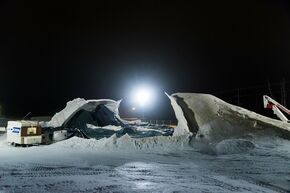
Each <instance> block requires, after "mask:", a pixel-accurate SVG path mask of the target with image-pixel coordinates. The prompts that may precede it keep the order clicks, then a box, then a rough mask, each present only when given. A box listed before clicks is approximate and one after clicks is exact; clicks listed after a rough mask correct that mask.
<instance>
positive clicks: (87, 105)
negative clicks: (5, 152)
mask: <svg viewBox="0 0 290 193" xmlns="http://www.w3.org/2000/svg"><path fill="white" fill-rule="evenodd" d="M120 103H121V100H119V101H114V100H111V99H98V100H85V99H82V98H76V99H74V100H72V101H69V102H67V104H66V107H65V108H64V109H63V110H61V111H60V112H58V113H56V114H55V115H54V116H53V117H52V119H51V120H50V121H49V122H42V123H41V125H42V126H43V127H60V126H62V125H63V123H65V122H66V121H68V120H69V119H70V118H71V117H72V116H73V115H74V114H75V113H77V112H78V111H79V110H80V109H85V110H87V111H91V110H94V109H95V108H96V107H97V106H98V105H100V104H104V105H105V106H106V107H107V108H108V109H109V110H111V111H112V112H114V113H115V115H116V116H117V117H118V118H119V110H118V109H119V105H120Z"/></svg>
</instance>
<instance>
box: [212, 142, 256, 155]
mask: <svg viewBox="0 0 290 193" xmlns="http://www.w3.org/2000/svg"><path fill="white" fill-rule="evenodd" d="M254 148H255V145H254V143H252V142H251V141H249V140H244V139H226V140H223V141H221V142H219V143H218V144H217V145H216V146H215V152H216V153H217V154H234V153H243V152H247V151H249V150H252V149H254Z"/></svg>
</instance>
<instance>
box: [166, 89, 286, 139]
mask: <svg viewBox="0 0 290 193" xmlns="http://www.w3.org/2000/svg"><path fill="white" fill-rule="evenodd" d="M169 98H170V100H171V103H172V104H173V105H172V106H173V108H174V110H175V113H176V117H177V119H178V122H179V123H178V126H177V128H176V129H175V131H174V135H181V134H184V133H188V132H191V133H194V134H195V133H196V136H197V137H198V138H200V139H201V138H203V139H207V140H218V141H220V140H222V139H225V138H228V137H233V136H239V135H245V134H246V133H249V132H254V131H256V130H259V129H260V130H265V129H268V128H271V129H275V131H277V132H278V133H279V132H283V133H285V132H286V133H287V132H289V128H290V124H289V123H284V122H282V121H279V120H275V119H271V118H268V117H265V116H262V115H259V114H257V113H255V112H252V111H249V110H247V109H244V108H241V107H238V106H235V105H231V104H229V103H226V102H224V101H223V100H221V99H219V98H217V97H215V96H212V95H209V94H195V93H176V94H172V95H171V97H169Z"/></svg>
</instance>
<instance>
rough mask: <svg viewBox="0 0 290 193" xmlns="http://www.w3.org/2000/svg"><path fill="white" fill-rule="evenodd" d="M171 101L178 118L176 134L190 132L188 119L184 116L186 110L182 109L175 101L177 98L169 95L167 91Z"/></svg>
mask: <svg viewBox="0 0 290 193" xmlns="http://www.w3.org/2000/svg"><path fill="white" fill-rule="evenodd" d="M165 94H166V95H167V96H168V98H169V100H170V103H171V106H172V108H173V110H174V113H175V117H176V119H177V126H176V127H175V128H174V133H173V135H174V136H178V135H185V134H189V133H190V130H189V128H188V126H187V121H186V119H185V117H184V112H183V111H182V109H181V107H180V106H179V105H178V104H177V102H176V101H175V98H174V97H172V96H170V95H168V94H167V93H165Z"/></svg>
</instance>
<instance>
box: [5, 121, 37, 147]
mask: <svg viewBox="0 0 290 193" xmlns="http://www.w3.org/2000/svg"><path fill="white" fill-rule="evenodd" d="M7 142H10V143H11V144H12V145H35V144H41V142H42V129H41V127H40V125H39V124H38V121H26V120H21V121H8V124H7Z"/></svg>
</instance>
